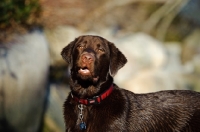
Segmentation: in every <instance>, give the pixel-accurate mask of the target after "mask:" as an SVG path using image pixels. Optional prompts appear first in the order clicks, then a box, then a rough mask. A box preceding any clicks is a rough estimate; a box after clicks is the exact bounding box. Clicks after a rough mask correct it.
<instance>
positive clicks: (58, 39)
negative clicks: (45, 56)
mask: <svg viewBox="0 0 200 132" xmlns="http://www.w3.org/2000/svg"><path fill="white" fill-rule="evenodd" d="M45 33H46V36H47V39H48V41H49V49H50V56H51V57H50V58H51V66H59V65H66V63H65V62H64V61H63V59H62V57H61V55H60V53H61V51H62V49H63V48H64V47H65V46H66V45H68V44H69V43H70V42H71V41H73V40H74V39H75V38H77V37H78V36H79V35H80V34H81V33H80V31H78V30H77V29H75V28H73V27H68V26H60V27H57V28H55V29H46V30H45Z"/></svg>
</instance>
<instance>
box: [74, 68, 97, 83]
mask: <svg viewBox="0 0 200 132" xmlns="http://www.w3.org/2000/svg"><path fill="white" fill-rule="evenodd" d="M78 76H79V78H80V79H81V80H83V81H90V82H92V83H96V82H98V80H99V77H98V76H97V77H95V76H94V75H93V72H91V71H90V70H89V69H79V70H78Z"/></svg>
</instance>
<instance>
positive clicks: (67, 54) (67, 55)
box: [61, 38, 77, 64]
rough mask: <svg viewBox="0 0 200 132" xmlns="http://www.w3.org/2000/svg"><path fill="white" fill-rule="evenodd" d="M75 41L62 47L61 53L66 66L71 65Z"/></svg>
mask: <svg viewBox="0 0 200 132" xmlns="http://www.w3.org/2000/svg"><path fill="white" fill-rule="evenodd" d="M76 41H77V38H76V39H75V40H74V41H72V42H70V43H69V44H68V45H67V46H66V47H64V48H63V50H62V52H61V55H62V57H63V59H64V60H65V61H67V63H68V64H71V63H72V51H73V47H74V45H75V43H76Z"/></svg>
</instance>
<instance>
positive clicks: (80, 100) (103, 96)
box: [71, 85, 113, 105]
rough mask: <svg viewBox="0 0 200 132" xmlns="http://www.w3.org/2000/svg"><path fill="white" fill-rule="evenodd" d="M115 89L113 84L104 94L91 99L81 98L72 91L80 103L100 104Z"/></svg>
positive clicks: (74, 97)
mask: <svg viewBox="0 0 200 132" xmlns="http://www.w3.org/2000/svg"><path fill="white" fill-rule="evenodd" d="M112 91H113V85H111V86H110V88H109V89H108V90H106V91H105V92H104V93H103V94H101V95H99V96H95V97H93V98H91V99H88V98H87V99H80V98H78V97H76V96H74V95H73V94H72V93H71V96H72V98H73V99H74V100H75V101H77V102H79V103H80V104H84V105H90V104H100V103H101V101H102V100H104V99H105V98H106V97H108V96H109V95H110V94H111V93H112Z"/></svg>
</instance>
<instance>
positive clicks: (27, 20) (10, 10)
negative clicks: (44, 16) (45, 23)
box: [0, 0, 41, 41]
mask: <svg viewBox="0 0 200 132" xmlns="http://www.w3.org/2000/svg"><path fill="white" fill-rule="evenodd" d="M40 13H41V6H40V4H39V1H38V0H1V2H0V16H1V17H0V41H2V40H4V39H9V38H7V37H8V36H7V35H8V34H9V33H11V32H18V33H22V32H25V31H27V30H28V29H30V28H32V27H35V26H38V25H40V22H39V17H40Z"/></svg>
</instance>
